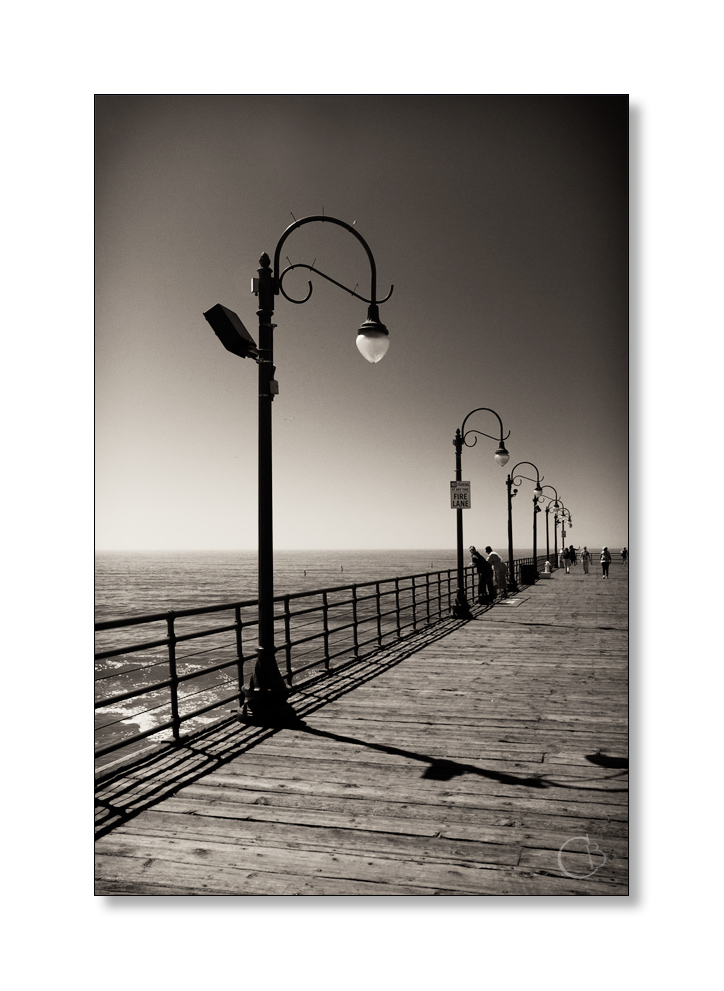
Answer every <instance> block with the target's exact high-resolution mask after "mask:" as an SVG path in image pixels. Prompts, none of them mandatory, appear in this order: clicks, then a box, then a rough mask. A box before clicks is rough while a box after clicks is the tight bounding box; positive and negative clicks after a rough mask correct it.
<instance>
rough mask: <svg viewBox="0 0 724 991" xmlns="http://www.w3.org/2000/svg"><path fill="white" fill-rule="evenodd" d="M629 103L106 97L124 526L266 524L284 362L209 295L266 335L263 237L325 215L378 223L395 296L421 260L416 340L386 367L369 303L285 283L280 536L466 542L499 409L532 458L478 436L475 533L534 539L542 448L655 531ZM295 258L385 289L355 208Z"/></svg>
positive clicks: (112, 410)
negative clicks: (254, 288) (231, 331)
mask: <svg viewBox="0 0 724 991" xmlns="http://www.w3.org/2000/svg"><path fill="white" fill-rule="evenodd" d="M628 113H629V109H628V98H627V97H626V96H615V97H596V96H581V97H577V96H550V97H549V96H531V97H525V96H198V97H189V96H103V97H99V98H97V101H96V151H97V163H96V225H97V226H96V541H97V547H98V548H99V549H174V548H178V549H184V548H199V549H217V548H219V549H221V548H224V549H225V548H248V549H252V548H255V547H256V541H257V516H256V511H257V495H256V484H257V481H256V450H257V448H256V444H257V440H256V438H257V388H256V386H257V368H256V365H255V364H254V363H253V362H252V361H249V360H246V361H243V360H241V359H239V358H236V357H235V356H233V355H231V354H230V353H228V352H227V351H225V350H224V349H223V348H222V346H221V344H220V343H219V342H218V340H217V339H216V337H215V336H214V334H213V332H212V331H211V328H210V327H209V326H208V324H207V323H206V321H205V320H204V318H203V315H202V314H203V311H204V310H206V309H208V308H209V307H211V306H212V305H213V304H214V303H217V302H221V303H224V305H226V306H228V307H230V308H231V309H233V310H235V311H236V312H237V313H238V314H239V316H240V317H241V319H242V320H243V321H244V323H245V324H246V326H247V328H248V329H249V331H250V332H251V333H252V335H253V336H254V337H255V338H258V333H257V328H256V322H257V318H256V315H255V312H256V298H255V297H254V296H253V295H252V294H251V293H250V289H249V283H250V279H251V277H252V276H253V275H255V274H256V269H257V267H258V260H259V256H260V255H261V253H262V252H263V251H267V252H268V253H269V254H270V255H273V252H274V248H275V246H276V243H277V241H278V240H279V237H280V236H281V234H282V232H283V231H284V229H285V228H286V227H287V226H288V224H290V223H291V222H292V221H293V217H292V214H293V215H294V217H296V218H297V219H299V218H302V217H304V216H307V215H312V214H319V213H322V211H324V213H325V214H327V215H330V216H334V217H337V218H339V219H340V220H344V221H346V222H348V223H352V222H356V227H357V229H358V230H359V232H360V233H361V234H362V236H363V237H364V238H365V239H366V240H367V242H368V244H369V245H370V248H371V250H372V252H373V254H374V256H375V260H376V263H377V273H378V294H379V295H380V296H384V295H385V294H386V292H387V290H388V288H389V286H390V284H394V287H395V288H394V292H393V294H392V297H391V299H390V300H389V302H387V303H385V304H384V305H383V306H382V307H381V311H380V312H381V318H382V320H383V322H384V323H385V324H386V325H387V327H388V328H389V331H390V348H389V351H388V353H387V355H386V356H385V358H384V359H383V360H382V361H381V362H380V363H379V364H376V365H370V364H369V363H367V362H366V361H365V360H364V359H363V358H362V357H361V356H360V354H359V353H358V351H357V348H356V347H355V337H356V332H357V328H358V326H359V325H360V323H361V322H362V321H363V320H364V319H365V317H366V305H365V304H364V303H361V302H360V301H359V300H355V299H353V298H352V297H351V296H348V295H347V294H346V293H344V292H342V291H341V290H340V289H338V288H336V287H335V286H332V285H330V284H329V283H328V282H325V280H323V279H321V278H319V277H315V276H314V275H312V276H311V279H312V281H313V283H314V293H313V295H312V298H311V299H310V300H309V302H307V303H305V304H304V305H302V306H295V305H294V304H292V303H290V302H288V301H287V300H285V299H284V298H283V297H282V296H279V297H277V300H276V311H275V322H276V323H277V329H276V331H275V364H276V367H277V373H276V377H277V379H278V381H279V385H280V394H279V396H278V397H277V399H275V401H274V404H273V416H274V513H275V521H274V532H275V544H276V546H277V547H279V548H377V547H379V548H386V547H400V548H402V547H408V548H415V547H419V548H428V547H430V548H432V547H436V548H440V547H447V546H450V547H453V546H454V543H455V513H454V511H453V510H451V509H450V499H449V482H450V480H451V479H452V478H453V477H454V448H453V445H452V441H453V437H454V434H455V430H456V428H457V427H459V426H460V425H461V423H462V420H463V418H464V417H465V416H466V414H467V413H468V412H469V411H470V410H472V409H474V408H476V407H478V406H487V407H492V408H493V409H495V410H496V411H497V412H498V413H499V414H500V416H501V418H502V420H503V423H504V425H505V429H506V431H508V430H509V431H510V437H509V439H508V440H507V442H506V444H507V447H508V449H509V451H510V453H511V461H510V463H509V465H508V466H507V468H505V469H502V468H500V467H498V465H497V464H496V463H495V461H494V459H493V453H494V450H495V444H494V443H493V442H492V441H490V440H487V439H486V438H481V439H480V440H479V442H478V444H477V446H476V447H475V448H472V449H465V450H464V451H463V478H464V479H469V480H470V481H471V485H472V508H471V509H470V510H467V511H465V514H464V523H465V541H466V544H467V543H476V544H481V545H485V544H486V543H491V544H493V545H497V546H498V547H500V548H504V547H505V546H506V542H507V536H506V534H507V530H506V488H505V477H506V473H507V471H508V468H510V467H512V465H514V464H515V463H516V462H518V461H532V462H534V463H535V464H536V465H537V466H538V468H539V469H540V471H541V473H542V474H543V475H544V476H545V478H544V484H548V483H550V484H552V485H553V486H555V487H556V488H557V489H558V492H559V494H560V496H561V498H562V499H563V501H564V503H565V504H566V506H568V507H569V509H570V510H571V513H572V515H573V519H574V528H573V530H572V531H571V534H570V536H571V539H572V541H573V542H574V543H576V544H584V543H585V544H588V545H589V546H592V547H600V546H601V545H602V544H608V545H610V546H612V547H615V548H619V547H620V546H623V545H624V544H627V543H628V530H627V525H628V524H627V486H628V478H627V471H628V461H627V459H628V446H627V429H628V411H627V402H628V199H627V198H628ZM283 254H284V255H287V254H288V255H289V258H290V259H291V261H292V262H306V263H309V264H311V263H312V262H313V261H315V259H316V263H315V264H316V266H317V267H318V268H321V269H322V270H323V271H325V272H326V273H328V274H329V275H331V276H332V277H333V278H335V279H337V280H338V281H340V282H342V283H344V284H346V285H349V286H350V287H354V286H355V284H357V283H359V291H360V292H361V293H362V294H364V295H367V292H368V289H369V266H368V263H367V258H366V256H365V253H364V251H363V249H362V247H361V246H360V245H359V243H358V242H357V241H356V239H355V238H353V237H352V236H351V235H350V234H348V233H347V232H345V231H343V230H341V229H340V228H337V227H334V226H333V225H322V224H312V225H309V226H307V227H304V228H302V229H301V230H299V231H296V232H295V233H294V234H292V235H291V236H290V238H289V239H288V241H287V242H286V243H285V245H284V252H283ZM295 277H296V273H295V274H294V275H293V276H291V277H290V278H289V280H288V282H287V283H285V286H286V287H287V288H288V289H289V290H294V291H297V290H299V291H300V294H302V293H301V290H302V289H303V288H304V287H305V286H306V279H307V276H306V274H304V273H303V272H302V273H301V274H299V277H298V278H297V279H296V281H295ZM496 424H497V421H495V419H494V417H492V416H491V415H490V414H484V413H482V414H477V415H476V417H475V418H474V419H473V418H471V420H470V421H469V422H468V427H471V426H476V427H478V428H479V429H481V430H483V431H485V432H487V433H492V434H494V433H495V432H496ZM531 495H532V485H531V484H530V483H524V485H523V486H522V487H521V491H520V494H519V496H518V497H517V498H516V500H515V501H514V504H513V506H514V527H515V543H516V546H518V547H526V546H530V545H531V542H532V541H531V512H530V510H531V505H530V497H531ZM539 520H543V517H542V516H541V517H539ZM541 542H542V546H545V531H544V528H543V529H542V531H541V530H539V545H541Z"/></svg>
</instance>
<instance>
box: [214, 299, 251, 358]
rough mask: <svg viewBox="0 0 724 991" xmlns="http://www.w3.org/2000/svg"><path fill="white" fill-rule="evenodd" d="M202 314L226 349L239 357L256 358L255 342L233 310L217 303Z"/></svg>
mask: <svg viewBox="0 0 724 991" xmlns="http://www.w3.org/2000/svg"><path fill="white" fill-rule="evenodd" d="M204 316H205V317H206V319H207V320H208V322H209V323H210V324H211V328H212V330H213V331H214V333H215V334H216V336H217V337H218V338H219V340H220V341H221V343H222V344H223V345H224V347H225V348H226V350H227V351H231V353H232V354H238V356H239V357H240V358H258V357H259V352H258V351H257V349H256V342H255V340H254V338H253V337H252V336H251V334H250V333H249V331H248V330H247V329H246V327H245V326H244V324H243V323H242V322H241V320H240V319H239V317H238V316H237V314H236V313H234V311H233V310H230V309H228V307H226V306H222V305H221V303H217V304H216V306H212V307H211V309H210V310H206V312H205V313H204Z"/></svg>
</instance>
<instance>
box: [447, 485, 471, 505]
mask: <svg viewBox="0 0 724 991" xmlns="http://www.w3.org/2000/svg"><path fill="white" fill-rule="evenodd" d="M450 509H470V482H450Z"/></svg>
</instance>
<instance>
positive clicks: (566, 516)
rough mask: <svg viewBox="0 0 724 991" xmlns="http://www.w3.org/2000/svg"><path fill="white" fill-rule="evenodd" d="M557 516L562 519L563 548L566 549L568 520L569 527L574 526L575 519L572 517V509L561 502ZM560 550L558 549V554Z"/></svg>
mask: <svg viewBox="0 0 724 991" xmlns="http://www.w3.org/2000/svg"><path fill="white" fill-rule="evenodd" d="M557 518H558V519H559V520H560V521H561V548H562V549H565V546H566V522H567V523H568V528H569V529H570V528H571V527H572V526H573V520H572V518H571V513H570V510H568V509H566V507H565V506H564V505H563V503H561V508H560V510H559V512H558V516H557ZM557 553H558V552H557V551H556V554H557Z"/></svg>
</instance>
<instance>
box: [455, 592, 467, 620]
mask: <svg viewBox="0 0 724 991" xmlns="http://www.w3.org/2000/svg"><path fill="white" fill-rule="evenodd" d="M452 614H453V616H454V618H455V619H472V613H471V612H470V604H469V602H468V600H467V599H466V597H465V593H464V592H461V591H460V590H459V589H458V591H457V592H456V594H455V602H454V603H453V607H452Z"/></svg>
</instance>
